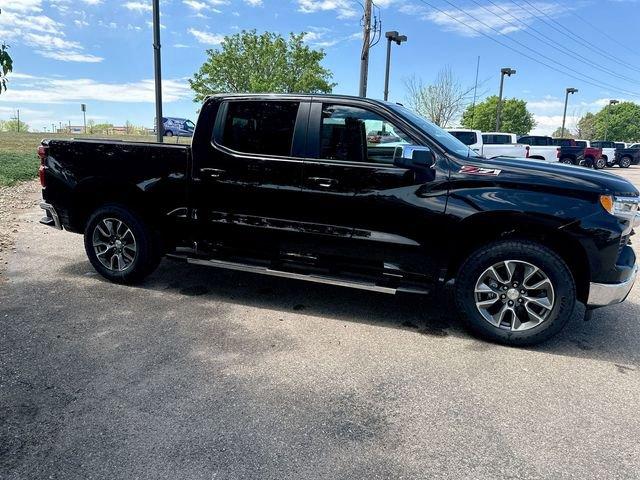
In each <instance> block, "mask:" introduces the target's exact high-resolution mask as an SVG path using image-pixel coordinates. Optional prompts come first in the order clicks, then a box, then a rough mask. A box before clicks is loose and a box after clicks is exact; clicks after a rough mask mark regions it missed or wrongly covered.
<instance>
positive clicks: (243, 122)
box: [216, 100, 300, 157]
mask: <svg viewBox="0 0 640 480" xmlns="http://www.w3.org/2000/svg"><path fill="white" fill-rule="evenodd" d="M299 107H300V102H286V101H280V102H270V101H251V100H247V101H230V102H228V104H227V111H226V115H225V118H224V126H223V129H222V135H221V136H220V138H216V141H217V143H219V144H220V145H222V146H224V147H227V148H229V149H231V150H234V151H236V152H240V153H252V154H259V155H275V156H282V157H286V156H290V155H291V145H292V143H293V134H294V130H295V126H296V118H297V115H298V108H299Z"/></svg>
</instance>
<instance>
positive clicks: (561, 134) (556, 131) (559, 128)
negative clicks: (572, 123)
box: [551, 126, 576, 138]
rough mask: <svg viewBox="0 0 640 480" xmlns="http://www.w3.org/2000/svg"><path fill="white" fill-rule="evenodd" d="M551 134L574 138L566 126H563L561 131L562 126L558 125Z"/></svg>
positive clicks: (555, 136) (556, 136)
mask: <svg viewBox="0 0 640 480" xmlns="http://www.w3.org/2000/svg"><path fill="white" fill-rule="evenodd" d="M551 136H552V137H553V138H576V137H574V136H573V134H572V133H571V132H570V131H569V129H568V128H567V127H566V126H565V127H564V132H563V131H562V127H558V128H556V129H555V130H554V131H553V133H552V134H551Z"/></svg>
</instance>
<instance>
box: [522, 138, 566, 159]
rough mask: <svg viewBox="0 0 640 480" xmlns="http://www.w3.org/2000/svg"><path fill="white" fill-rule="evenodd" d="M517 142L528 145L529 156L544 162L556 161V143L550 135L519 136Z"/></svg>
mask: <svg viewBox="0 0 640 480" xmlns="http://www.w3.org/2000/svg"><path fill="white" fill-rule="evenodd" d="M518 142H519V143H524V144H525V145H529V155H528V157H529V158H532V159H534V160H544V161H545V162H557V161H558V145H557V142H556V141H555V140H554V139H553V138H551V137H544V136H540V135H525V136H523V137H520V138H519V139H518Z"/></svg>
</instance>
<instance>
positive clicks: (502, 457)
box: [0, 172, 640, 480]
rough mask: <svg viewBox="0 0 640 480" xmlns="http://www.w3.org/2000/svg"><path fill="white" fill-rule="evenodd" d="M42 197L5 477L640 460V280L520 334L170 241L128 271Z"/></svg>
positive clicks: (589, 473)
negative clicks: (520, 338)
mask: <svg viewBox="0 0 640 480" xmlns="http://www.w3.org/2000/svg"><path fill="white" fill-rule="evenodd" d="M616 173H617V172H616ZM625 174H633V175H635V172H625ZM22 188H25V189H26V191H27V192H28V194H27V196H26V197H25V200H24V202H26V203H23V204H22V205H23V206H24V205H25V204H29V203H30V202H32V201H35V199H33V200H32V199H29V198H27V197H28V195H32V194H33V192H32V191H31V190H29V188H33V187H22ZM40 216H41V214H40V212H39V211H38V209H36V208H31V209H26V210H24V211H22V212H21V213H16V214H15V219H14V220H13V221H15V222H17V224H18V228H17V230H18V232H17V233H16V234H15V235H16V236H17V239H16V243H15V252H12V253H11V255H10V257H9V264H8V267H7V272H6V273H7V277H8V281H6V282H5V283H4V284H2V285H0V359H1V361H0V478H2V479H12V480H13V479H16V480H17V479H41V478H53V479H65V480H66V479H90V478H91V479H134V478H136V479H137V478H141V479H142V478H145V479H146V478H150V479H151V478H172V479H173V478H176V479H178V478H179V479H249V478H256V479H274V480H275V479H278V480H281V479H324V478H330V479H332V480H335V479H358V478H368V479H387V478H388V479H401V478H406V479H418V478H429V479H445V478H446V479H458V478H459V479H469V478H473V479H491V478H513V479H517V478H521V479H554V480H556V479H580V480H584V479H600V478H607V479H634V478H640V442H638V438H640V329H639V328H638V320H639V319H640V286H636V287H635V289H634V291H633V292H632V293H631V296H630V298H629V299H628V301H627V302H625V303H624V304H622V305H617V306H614V307H611V308H608V309H603V310H599V311H596V312H595V314H594V318H593V319H592V321H590V322H584V321H582V318H581V315H580V314H581V311H580V310H579V311H577V312H576V315H575V317H574V318H573V319H572V320H571V322H570V324H569V325H568V327H567V328H566V329H565V330H564V331H563V332H562V333H561V334H560V335H559V336H558V337H557V338H555V339H553V340H552V341H550V342H548V343H546V344H545V345H543V346H540V347H537V348H530V349H513V348H506V347H501V346H497V345H493V344H489V343H486V342H482V341H479V340H476V339H475V338H472V337H470V336H469V335H468V334H467V333H466V332H465V331H463V330H462V329H461V328H460V325H459V323H458V321H457V319H456V317H455V314H452V313H451V310H450V308H449V307H448V305H447V303H446V302H445V301H443V300H442V299H433V303H431V304H427V303H424V301H423V300H422V299H421V298H420V297H415V296H397V297H393V296H387V295H383V294H374V293H368V292H359V291H352V290H347V289H340V288H336V287H330V286H322V285H309V284H306V283H304V282H297V281H292V280H286V279H277V278H266V277H260V276H255V275H250V274H243V273H239V272H228V271H220V270H216V269H209V268H206V267H196V266H188V265H184V264H181V263H174V262H169V261H164V262H163V263H162V264H161V266H160V268H159V269H158V271H157V272H156V273H155V274H154V275H152V276H151V277H150V278H149V280H148V281H147V282H145V284H143V285H141V286H139V287H125V286H120V285H114V284H111V283H108V282H106V281H103V280H102V279H101V278H100V277H99V276H97V275H96V274H95V272H94V271H93V269H92V268H91V266H90V264H89V262H88V261H87V260H86V258H85V255H84V251H83V247H82V238H81V237H80V236H78V235H72V234H69V233H66V232H59V231H56V230H53V229H50V228H45V227H42V226H41V225H39V224H38V223H37V221H38V219H39V218H40Z"/></svg>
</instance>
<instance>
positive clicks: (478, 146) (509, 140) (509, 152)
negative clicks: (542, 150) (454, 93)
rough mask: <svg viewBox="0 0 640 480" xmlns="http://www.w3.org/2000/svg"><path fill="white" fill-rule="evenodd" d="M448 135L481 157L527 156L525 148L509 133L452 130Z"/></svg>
mask: <svg viewBox="0 0 640 480" xmlns="http://www.w3.org/2000/svg"><path fill="white" fill-rule="evenodd" d="M449 133H450V134H451V135H453V136H454V137H456V138H457V139H458V140H460V141H461V142H462V143H464V144H465V145H467V146H468V147H469V148H470V149H471V150H473V151H474V152H476V153H477V154H478V155H479V156H481V157H485V158H493V157H517V158H525V157H526V156H527V147H526V146H525V145H520V144H518V143H516V138H515V137H516V136H515V135H514V134H511V133H493V132H488V133H482V132H481V131H480V130H465V129H453V130H449Z"/></svg>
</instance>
